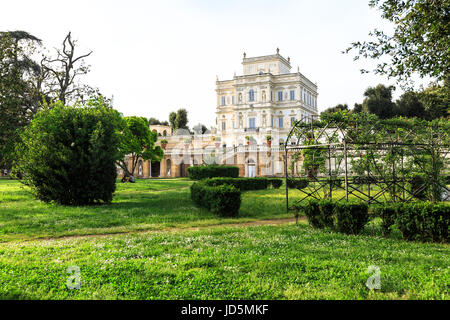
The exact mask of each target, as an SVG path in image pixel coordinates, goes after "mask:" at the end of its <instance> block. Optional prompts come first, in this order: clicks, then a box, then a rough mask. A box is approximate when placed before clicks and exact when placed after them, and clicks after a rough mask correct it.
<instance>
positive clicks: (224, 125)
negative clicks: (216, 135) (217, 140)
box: [222, 121, 227, 131]
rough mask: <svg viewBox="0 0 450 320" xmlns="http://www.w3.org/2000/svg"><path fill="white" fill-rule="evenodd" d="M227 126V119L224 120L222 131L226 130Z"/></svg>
mask: <svg viewBox="0 0 450 320" xmlns="http://www.w3.org/2000/svg"><path fill="white" fill-rule="evenodd" d="M226 128H227V123H226V122H225V121H223V122H222V131H225V130H226Z"/></svg>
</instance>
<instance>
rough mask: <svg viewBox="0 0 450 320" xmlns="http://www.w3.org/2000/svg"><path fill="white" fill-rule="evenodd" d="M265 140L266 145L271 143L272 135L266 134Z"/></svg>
mask: <svg viewBox="0 0 450 320" xmlns="http://www.w3.org/2000/svg"><path fill="white" fill-rule="evenodd" d="M266 142H267V146H268V147H270V146H271V145H272V136H271V135H267V136H266Z"/></svg>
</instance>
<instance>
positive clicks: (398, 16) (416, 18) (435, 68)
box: [345, 0, 450, 83]
mask: <svg viewBox="0 0 450 320" xmlns="http://www.w3.org/2000/svg"><path fill="white" fill-rule="evenodd" d="M369 6H370V7H372V8H377V9H379V10H380V11H381V12H382V13H381V16H382V18H384V19H386V20H387V21H389V22H391V23H392V24H393V26H394V31H393V33H392V34H387V33H385V32H383V31H381V30H378V29H375V30H374V31H372V32H370V33H369V36H370V37H371V40H370V41H364V42H354V43H352V44H351V46H350V47H349V48H348V49H347V50H346V51H345V52H349V51H351V50H355V51H356V52H357V54H356V56H355V58H354V59H355V60H357V59H359V58H361V57H363V58H371V59H376V60H381V61H382V62H380V63H378V64H377V67H376V69H375V70H374V72H375V73H377V74H382V75H387V76H389V77H394V78H397V80H398V81H399V82H401V83H405V82H406V81H407V80H410V79H411V75H412V74H413V73H417V74H419V75H420V76H421V77H424V76H430V77H433V78H435V79H436V80H438V81H439V80H443V79H445V78H446V77H447V76H448V75H449V71H450V50H449V49H448V48H449V47H450V43H449V39H450V28H449V21H450V1H449V0H370V1H369ZM386 60H387V61H386ZM361 71H362V72H368V71H367V70H361Z"/></svg>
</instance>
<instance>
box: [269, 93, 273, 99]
mask: <svg viewBox="0 0 450 320" xmlns="http://www.w3.org/2000/svg"><path fill="white" fill-rule="evenodd" d="M270 101H273V92H272V91H270Z"/></svg>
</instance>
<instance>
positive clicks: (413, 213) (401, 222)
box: [390, 202, 450, 242]
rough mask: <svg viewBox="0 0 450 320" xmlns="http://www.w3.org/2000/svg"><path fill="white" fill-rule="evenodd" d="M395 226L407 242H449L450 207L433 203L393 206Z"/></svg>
mask: <svg viewBox="0 0 450 320" xmlns="http://www.w3.org/2000/svg"><path fill="white" fill-rule="evenodd" d="M390 206H392V207H394V208H395V209H396V215H395V224H396V226H397V227H398V229H400V231H401V232H402V234H403V238H404V239H406V240H421V241H430V240H431V241H435V242H448V228H449V225H450V205H448V204H439V203H431V202H410V203H401V204H396V205H394V204H391V205H390Z"/></svg>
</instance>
